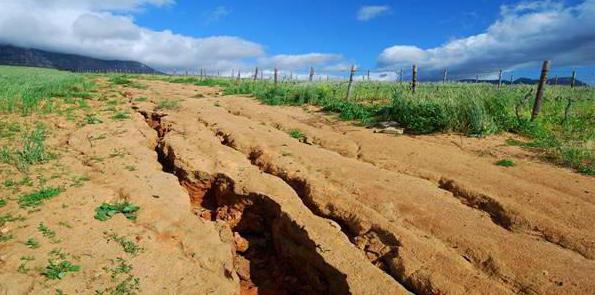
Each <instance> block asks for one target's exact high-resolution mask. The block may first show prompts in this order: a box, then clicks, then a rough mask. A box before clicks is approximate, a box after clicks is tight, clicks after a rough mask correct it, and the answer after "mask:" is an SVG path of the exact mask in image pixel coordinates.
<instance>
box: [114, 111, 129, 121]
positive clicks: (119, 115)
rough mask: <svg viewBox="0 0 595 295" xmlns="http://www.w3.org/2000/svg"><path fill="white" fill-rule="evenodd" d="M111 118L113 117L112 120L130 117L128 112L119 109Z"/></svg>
mask: <svg viewBox="0 0 595 295" xmlns="http://www.w3.org/2000/svg"><path fill="white" fill-rule="evenodd" d="M112 119H114V120H126V119H130V114H128V113H127V112H124V111H119V112H117V113H115V114H114V115H113V116H112Z"/></svg>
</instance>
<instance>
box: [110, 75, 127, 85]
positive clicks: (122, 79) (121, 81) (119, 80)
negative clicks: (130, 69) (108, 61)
mask: <svg viewBox="0 0 595 295" xmlns="http://www.w3.org/2000/svg"><path fill="white" fill-rule="evenodd" d="M108 82H110V83H111V84H115V85H130V84H132V80H130V79H129V78H128V76H125V75H114V76H111V77H110V78H109V79H108Z"/></svg>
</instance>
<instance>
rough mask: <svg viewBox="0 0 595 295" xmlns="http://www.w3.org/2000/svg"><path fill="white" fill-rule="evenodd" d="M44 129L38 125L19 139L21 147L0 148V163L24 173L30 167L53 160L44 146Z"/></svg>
mask: <svg viewBox="0 0 595 295" xmlns="http://www.w3.org/2000/svg"><path fill="white" fill-rule="evenodd" d="M45 139H46V129H45V127H44V126H43V125H42V124H40V123H38V124H37V125H36V126H35V129H33V130H32V131H31V132H26V133H24V134H23V135H22V137H21V140H20V142H21V147H20V148H18V149H11V148H9V147H7V146H3V147H0V162H3V163H7V164H12V165H14V166H15V167H17V168H18V169H19V170H20V171H23V172H26V171H27V170H28V168H29V166H31V165H35V164H40V163H44V162H47V161H48V160H51V159H53V158H54V156H53V155H52V154H51V153H49V152H48V151H47V149H46V146H45Z"/></svg>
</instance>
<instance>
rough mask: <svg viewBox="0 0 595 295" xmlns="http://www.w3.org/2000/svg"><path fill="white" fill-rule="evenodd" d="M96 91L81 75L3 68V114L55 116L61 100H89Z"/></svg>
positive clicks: (0, 110)
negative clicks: (50, 113) (92, 92)
mask: <svg viewBox="0 0 595 295" xmlns="http://www.w3.org/2000/svg"><path fill="white" fill-rule="evenodd" d="M93 88H94V85H93V83H92V82H90V81H89V80H87V79H86V78H85V77H84V76H83V75H80V74H74V73H69V72H63V71H57V70H50V69H39V68H25V67H11V66H0V113H20V114H22V115H28V114H31V113H33V112H38V111H44V112H51V111H54V110H55V109H56V106H57V104H58V103H59V102H61V100H59V99H57V98H61V99H69V98H87V97H89V96H90V95H89V93H88V92H89V91H91V90H92V89H93Z"/></svg>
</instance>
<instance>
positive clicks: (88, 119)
mask: <svg viewBox="0 0 595 295" xmlns="http://www.w3.org/2000/svg"><path fill="white" fill-rule="evenodd" d="M85 123H86V124H89V125H93V124H101V123H103V121H101V120H100V119H99V118H97V116H96V115H94V114H87V115H86V116H85Z"/></svg>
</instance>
